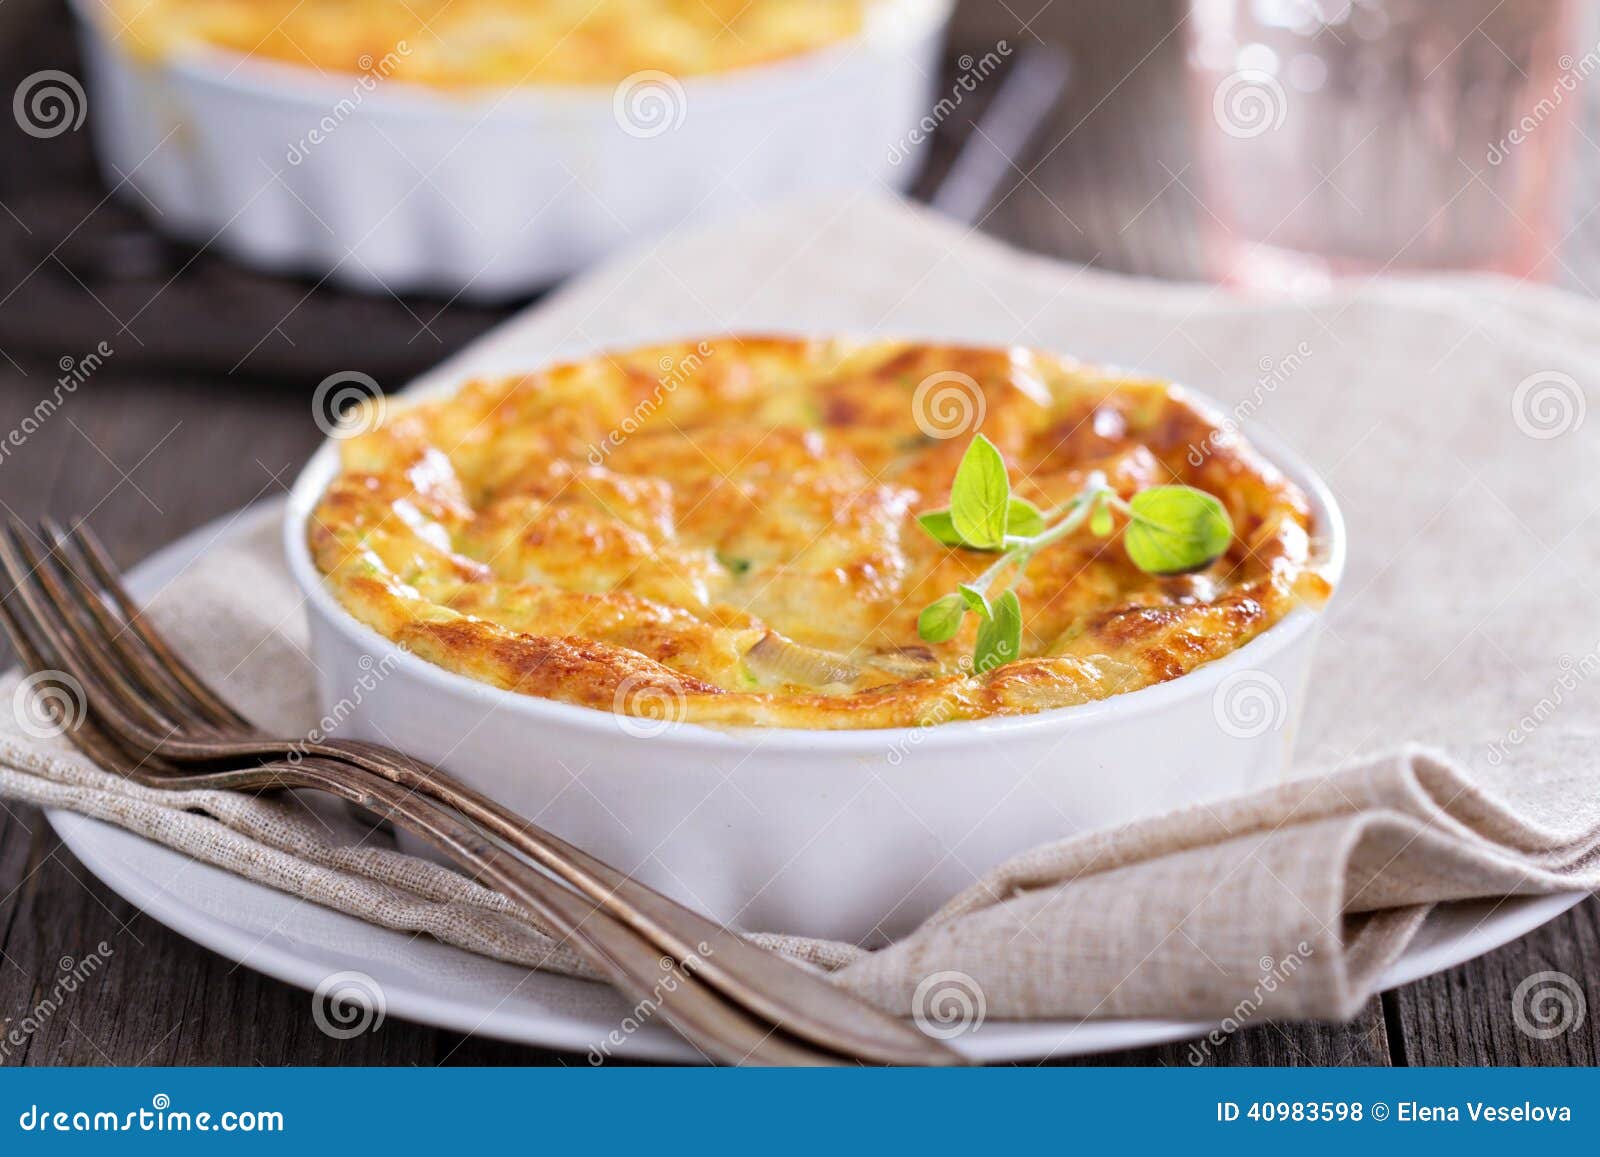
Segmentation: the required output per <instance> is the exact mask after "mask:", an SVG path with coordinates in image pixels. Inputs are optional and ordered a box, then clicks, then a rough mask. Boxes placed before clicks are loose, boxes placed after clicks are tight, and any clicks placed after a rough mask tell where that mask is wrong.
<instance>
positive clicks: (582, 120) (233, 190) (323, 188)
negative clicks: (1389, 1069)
mask: <svg viewBox="0 0 1600 1157" xmlns="http://www.w3.org/2000/svg"><path fill="white" fill-rule="evenodd" d="M72 3H73V7H74V10H75V12H76V13H77V15H78V22H79V26H80V28H81V30H82V39H83V45H84V56H85V61H86V65H87V69H88V79H89V83H90V100H91V113H90V117H89V121H90V124H91V126H92V128H93V133H94V142H95V149H96V152H97V155H98V157H99V159H100V163H101V165H102V166H103V167H104V168H105V170H106V175H107V177H108V178H109V179H110V180H111V181H112V182H117V181H120V180H123V179H126V181H127V183H128V184H129V185H131V186H132V187H133V189H134V190H135V191H136V192H137V194H138V195H139V197H136V198H135V199H136V200H138V199H139V198H143V200H144V201H145V202H146V207H147V208H153V210H154V214H155V219H156V222H157V224H158V225H159V226H160V227H161V228H163V229H165V230H167V231H169V232H171V233H174V234H176V235H178V236H180V237H182V238H184V239H186V240H189V241H192V242H195V243H197V244H200V243H212V244H215V245H216V246H217V247H219V248H221V249H222V250H224V251H226V252H227V253H229V254H231V255H233V256H235V257H237V258H239V259H241V260H244V261H246V262H249V263H250V264H253V265H256V266H259V267H262V268H265V269H269V270H273V271H281V272H304V273H312V274H317V275H326V276H327V277H328V279H329V280H331V281H334V282H337V283H339V284H343V285H346V286H350V287H353V288H358V289H363V290H370V291H378V292H383V291H390V292H413V291H415V292H434V293H442V294H461V295H463V296H466V297H469V298H473V299H479V300H493V299H498V298H506V297H510V296H514V295H517V294H519V293H523V292H526V291H528V290H531V289H535V288H538V287H539V286H541V285H544V284H547V283H549V282H551V281H553V280H555V279H557V278H559V277H561V276H563V275H565V274H567V273H570V272H572V271H574V270H576V269H578V268H581V267H582V266H585V265H587V264H589V263H590V262H592V261H593V260H595V259H596V258H597V257H599V256H601V255H602V254H604V253H606V252H608V251H609V250H611V249H613V248H615V247H617V246H618V245H621V244H623V243H626V242H638V241H640V240H644V239H648V238H649V237H652V236H657V235H660V234H663V233H665V232H667V231H669V230H671V229H673V228H676V227H677V226H679V225H683V224H687V223H689V222H693V221H699V220H706V219H714V218H717V217H722V216H726V215H728V214H730V213H738V212H741V211H744V210H746V209H748V208H749V207H751V205H752V204H756V203H760V202H763V201H770V200H773V199H775V198H779V197H783V196H789V195H799V194H806V193H812V192H818V191H821V190H826V189H839V188H868V187H876V186H883V187H889V188H895V189H901V188H904V187H906V185H908V184H909V182H910V180H911V178H912V177H913V176H914V175H915V171H916V163H915V160H914V154H915V152H916V145H915V143H914V142H913V140H912V137H913V135H914V134H913V130H914V129H915V127H916V125H917V124H918V122H919V121H921V120H923V118H925V117H927V116H929V115H931V114H932V113H933V111H934V110H933V96H932V93H933V86H934V84H935V82H936V81H937V79H938V77H939V54H940V49H941V41H942V38H943V33H944V28H945V25H946V23H947V22H948V19H949V16H950V11H951V8H952V6H953V0H878V3H877V4H875V5H874V6H873V7H872V9H871V10H870V11H869V15H868V19H867V22H866V26H865V27H864V29H863V30H862V32H861V33H860V34H859V35H857V36H855V37H853V38H851V39H849V40H846V41H843V42H841V43H839V44H837V45H833V46H831V47H828V48H825V49H821V50H818V51H814V52H809V53H805V54H802V55H799V56H794V57H790V58H788V59H785V60H781V61H778V62H775V63H772V64H767V65H762V66H759V67H755V68H747V69H741V70H737V71H732V72H726V73H720V74H713V75H707V76H691V77H686V78H683V79H682V80H679V79H677V78H673V77H670V76H667V75H666V74H661V73H635V74H634V75H633V76H631V77H629V78H628V79H627V80H625V81H623V82H622V84H620V85H613V84H603V85H595V86H592V87H576V86H568V87H556V86H549V87H527V88H519V89H502V90H485V91H482V92H476V93H471V94H462V93H451V92H446V91H441V90H435V89H429V88H424V87H421V86H417V85H408V84H402V83H398V82H394V81H388V80H383V79H381V76H380V77H379V78H378V79H376V80H375V82H374V83H372V84H371V86H370V88H369V87H367V86H365V85H363V84H362V83H361V82H360V78H358V77H356V76H354V75H351V76H324V75H321V74H319V73H317V72H314V71H312V70H310V69H305V68H298V67H294V66H289V65H284V64H280V63H276V62H271V61H261V60H254V59H250V58H246V57H241V56H238V55H236V54H233V53H229V52H226V51H223V50H216V51H197V52H194V53H185V54H183V55H181V56H174V57H172V58H170V59H167V60H165V61H161V62H157V63H153V64H152V63H147V62H143V61H140V60H137V59H135V58H134V57H132V56H130V55H129V53H128V52H127V50H126V48H125V47H124V46H123V45H122V44H120V43H119V42H118V41H117V40H116V39H115V37H114V35H113V33H112V30H111V29H109V28H107V27H106V20H105V17H104V16H103V14H102V13H101V12H99V11H98V9H97V5H95V4H94V3H93V2H92V0H72ZM374 71H375V72H381V68H379V67H378V62H375V63H374ZM374 71H369V73H368V74H367V75H368V77H369V78H370V77H373V76H374ZM915 135H916V137H917V138H918V139H921V138H922V137H923V136H926V135H927V134H925V133H918V134H915ZM908 156H911V157H913V159H907V157H908Z"/></svg>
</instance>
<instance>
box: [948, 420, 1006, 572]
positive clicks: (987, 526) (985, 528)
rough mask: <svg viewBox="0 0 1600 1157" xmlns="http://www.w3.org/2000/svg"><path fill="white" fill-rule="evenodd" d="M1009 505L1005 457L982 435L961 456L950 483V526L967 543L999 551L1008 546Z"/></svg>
mask: <svg viewBox="0 0 1600 1157" xmlns="http://www.w3.org/2000/svg"><path fill="white" fill-rule="evenodd" d="M1010 505H1011V480H1010V479H1009V478H1008V477H1007V476H1006V463H1005V459H1004V458H1002V457H1000V451H999V450H998V449H996V448H995V444H994V443H993V442H991V441H989V439H987V438H985V437H984V436H983V435H982V434H979V435H978V436H977V437H976V438H974V439H973V440H972V445H970V446H968V447H967V452H966V453H965V454H964V455H962V457H961V465H960V466H958V467H957V468H956V477H955V481H954V482H953V483H952V484H951V486H950V522H951V525H952V526H953V527H954V528H955V532H956V533H957V534H959V535H960V536H961V540H962V542H964V543H965V544H966V545H967V546H970V547H972V548H974V549H975V550H999V549H1001V548H1002V547H1003V546H1004V545H1005V540H1006V522H1007V520H1008V518H1009V515H1010Z"/></svg>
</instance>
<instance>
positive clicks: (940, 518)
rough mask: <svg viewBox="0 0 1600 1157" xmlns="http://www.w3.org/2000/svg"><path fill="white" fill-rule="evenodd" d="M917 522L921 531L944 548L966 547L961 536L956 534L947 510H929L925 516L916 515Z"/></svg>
mask: <svg viewBox="0 0 1600 1157" xmlns="http://www.w3.org/2000/svg"><path fill="white" fill-rule="evenodd" d="M917 522H918V523H920V524H921V526H922V529H923V530H925V531H927V532H928V533H929V534H930V535H931V536H932V537H933V539H934V541H936V542H942V543H944V545H946V546H966V545H967V544H966V543H965V542H963V541H962V540H961V536H960V535H959V534H957V533H956V526H955V523H953V522H951V521H950V512H949V511H948V510H930V511H929V512H928V513H927V514H919V515H917Z"/></svg>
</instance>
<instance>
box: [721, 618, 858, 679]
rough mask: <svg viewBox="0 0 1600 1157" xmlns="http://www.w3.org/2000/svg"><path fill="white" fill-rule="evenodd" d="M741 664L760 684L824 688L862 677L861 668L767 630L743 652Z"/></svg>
mask: <svg viewBox="0 0 1600 1157" xmlns="http://www.w3.org/2000/svg"><path fill="white" fill-rule="evenodd" d="M744 661H745V663H746V664H747V665H748V666H749V667H750V670H751V671H752V672H754V674H755V676H756V678H758V679H760V680H761V681H762V682H763V683H799V684H803V685H804V686H807V687H825V686H827V685H828V684H830V683H854V682H855V681H856V680H857V679H859V678H860V677H861V668H859V667H857V666H856V665H855V664H854V663H852V662H850V661H849V660H848V659H845V658H843V657H842V656H840V655H836V654H835V653H834V652H832V651H822V650H819V649H817V648H816V647H807V646H804V645H803V644H800V643H796V642H795V641H794V640H793V639H786V638H784V637H783V636H782V635H780V634H777V633H776V632H770V631H769V632H768V633H767V634H766V635H764V636H762V638H761V641H760V642H759V643H757V644H756V645H755V646H753V647H751V648H750V650H749V651H748V652H746V653H745V657H744Z"/></svg>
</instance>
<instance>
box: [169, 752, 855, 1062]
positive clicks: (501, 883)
mask: <svg viewBox="0 0 1600 1157" xmlns="http://www.w3.org/2000/svg"><path fill="white" fill-rule="evenodd" d="M179 785H181V786H182V787H183V788H184V789H186V790H187V789H192V788H195V787H212V788H218V789H223V790H239V789H243V788H248V787H256V788H259V787H262V786H268V785H270V786H274V787H285V788H310V789H314V790H319V791H325V792H329V793H331V794H333V795H336V796H338V797H340V798H342V799H345V800H348V801H349V802H351V803H355V804H358V805H360V806H361V807H364V808H367V809H369V810H371V811H374V812H377V813H379V814H384V813H387V814H388V815H390V816H391V817H393V818H394V819H395V821H396V823H397V824H398V826H400V827H403V828H405V829H406V830H408V831H410V832H412V833H414V834H415V835H417V836H419V837H421V838H422V839H424V840H426V841H427V842H428V843H430V844H431V845H433V846H434V847H436V848H438V849H439V850H440V851H441V852H443V853H444V854H445V855H447V856H449V857H450V858H451V859H452V860H454V861H455V862H456V863H458V864H459V865H461V866H462V867H464V868H466V869H467V870H468V871H469V872H470V873H471V874H472V875H473V876H474V878H479V877H481V878H482V879H484V880H487V881H489V882H490V883H491V884H492V886H493V887H494V888H495V889H496V890H498V891H500V892H502V893H503V894H505V895H508V896H510V897H512V898H514V899H516V900H517V901H519V902H520V903H523V904H525V905H527V907H528V908H530V909H531V910H533V911H534V912H536V913H537V914H538V915H539V916H540V917H541V918H542V919H543V920H544V921H546V923H547V924H548V926H549V927H550V929H551V930H552V931H553V932H555V933H556V935H557V937H558V938H559V940H560V941H561V942H563V943H566V944H569V945H570V946H571V947H572V948H573V950H574V951H576V952H577V953H578V954H579V955H580V956H582V957H583V958H584V959H585V960H586V961H587V962H588V963H589V964H591V965H593V966H594V968H595V969H596V970H597V971H599V972H600V973H601V975H603V976H605V977H606V979H607V980H609V981H610V982H611V983H612V984H613V985H614V986H615V987H616V988H617V989H619V990H620V991H621V992H622V993H623V994H624V995H625V996H626V997H627V998H628V999H630V1000H636V1001H638V1002H639V1005H640V1006H645V1005H648V1006H649V1007H651V1008H652V1009H653V1010H655V1011H658V1012H659V1013H660V1015H661V1017H662V1019H663V1020H664V1021H666V1022H667V1023H668V1024H670V1025H671V1026H672V1027H673V1028H674V1029H676V1030H677V1032H678V1033H679V1034H680V1035H681V1036H683V1037H684V1038H685V1039H686V1040H688V1041H689V1043H690V1044H692V1045H694V1046H695V1047H696V1048H697V1049H699V1050H701V1051H702V1052H703V1053H704V1054H705V1055H707V1056H708V1057H710V1058H711V1059H714V1060H717V1061H721V1062H724V1063H729V1064H747V1063H756V1064H772V1065H819V1064H838V1063H840V1062H841V1060H842V1058H841V1057H840V1056H838V1055H836V1054H830V1053H824V1052H821V1051H819V1050H816V1049H813V1048H811V1047H809V1046H807V1045H804V1044H800V1043H797V1042H791V1041H789V1040H787V1039H785V1038H783V1037H781V1036H779V1035H777V1032H776V1030H775V1028H774V1026H773V1025H771V1024H767V1023H763V1022H761V1021H758V1020H756V1019H755V1018H753V1017H751V1016H749V1015H748V1014H746V1013H745V1012H744V1011H743V1010H741V1009H740V1008H738V1007H737V1006H736V1005H734V1004H732V1003H730V1002H729V1001H728V1000H727V999H726V998H725V997H723V996H722V995H721V994H719V993H718V992H717V991H716V990H715V989H713V988H710V987H708V986H706V985H704V984H703V983H701V982H700V980H699V977H698V976H697V975H696V974H697V973H698V972H699V971H700V966H701V964H702V963H703V961H704V960H705V959H707V958H709V956H710V955H711V952H715V948H714V947H713V948H711V952H708V953H705V954H703V955H702V954H699V953H696V954H695V955H693V956H679V957H677V958H676V959H675V960H672V961H671V962H670V968H668V969H667V970H665V971H664V970H663V968H662V964H663V962H666V961H667V960H668V957H666V956H664V955H663V954H662V952H661V950H660V949H659V948H658V947H657V946H656V945H654V944H652V943H650V942H649V941H647V940H645V939H644V938H642V937H641V936H640V935H639V934H638V933H637V932H636V931H635V930H633V929H632V928H629V927H627V926H626V925H625V924H623V923H621V922H619V921H618V920H617V919H616V918H615V917H613V916H612V915H610V914H609V913H607V912H606V911H604V910H603V909H601V908H598V907H596V906H595V905H593V904H592V903H591V902H589V901H587V900H585V899H584V897H582V896H580V895H578V894H577V893H575V892H572V891H571V890H569V889H568V888H565V887H563V886H562V885H560V884H558V883H556V882H555V881H554V880H552V879H551V878H550V877H548V876H546V875H544V874H543V873H542V872H540V871H538V870H537V869H535V868H533V867H531V866H530V865H528V864H527V863H525V862H524V861H522V860H519V859H517V858H516V857H515V856H511V855H509V854H508V853H506V852H505V851H504V850H503V849H501V848H499V847H498V846H496V845H495V844H494V843H492V842H491V841H489V840H488V839H486V838H485V837H484V836H483V834H482V833H481V832H479V831H478V830H477V829H476V828H474V827H473V826H472V825H471V824H469V823H466V822H463V821H462V820H461V819H460V818H458V817H457V816H455V815H454V814H452V813H451V812H450V811H448V810H446V809H445V808H443V807H441V806H440V805H439V804H437V803H436V802H434V801H433V800H432V799H429V798H423V797H419V796H418V795H416V794H415V793H412V792H409V791H406V790H403V789H401V788H399V787H397V786H396V785H395V784H394V783H393V782H391V781H390V780H388V779H386V778H384V777H382V776H379V775H376V774H373V773H371V772H368V771H365V770H364V769H361V768H357V767H353V766H351V765H350V764H347V763H335V762H332V761H324V760H318V759H306V760H301V761H299V762H297V763H288V762H280V763H272V764H266V765H264V766H261V767H255V768H248V769H242V770H238V771H222V772H201V773H198V774H194V775H185V776H184V777H183V778H182V780H181V781H175V786H179ZM689 960H693V961H694V969H693V971H691V970H690V968H689V967H688V966H687V963H686V962H687V961H689ZM674 972H677V973H679V975H678V977H677V979H676V980H675V982H674V984H673V985H672V986H671V987H670V988H668V987H667V986H666V985H665V984H664V981H665V979H666V978H667V977H669V976H672V975H673V973H674Z"/></svg>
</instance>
